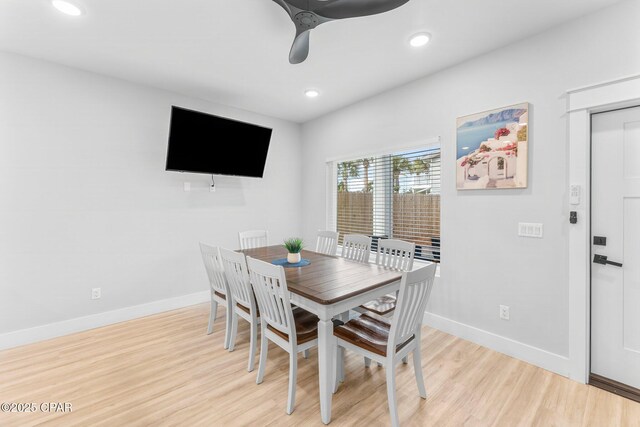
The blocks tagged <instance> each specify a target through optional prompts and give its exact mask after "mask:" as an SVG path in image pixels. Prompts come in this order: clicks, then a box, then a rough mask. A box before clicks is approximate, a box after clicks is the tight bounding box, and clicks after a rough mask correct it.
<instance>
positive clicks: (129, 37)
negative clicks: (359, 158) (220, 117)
mask: <svg viewBox="0 0 640 427" xmlns="http://www.w3.org/2000/svg"><path fill="white" fill-rule="evenodd" d="M617 1H618V0H509V1H505V0H410V1H409V3H407V4H405V5H404V6H401V7H400V8H398V9H396V10H393V11H391V12H388V13H385V14H381V15H375V16H369V17H364V18H355V19H348V20H342V21H334V22H329V23H327V24H323V25H321V26H320V27H318V28H316V29H315V30H313V31H312V33H311V49H310V54H309V58H308V59H307V60H306V61H305V62H304V63H302V64H299V65H291V64H289V62H288V54H289V48H290V45H291V42H292V40H293V35H294V33H295V31H294V26H293V24H292V22H291V21H290V19H289V16H288V15H287V14H286V13H285V11H284V10H283V9H282V8H281V7H280V6H278V5H277V4H275V3H274V2H273V1H271V0H83V1H82V2H81V3H80V4H83V5H84V8H85V9H86V11H87V13H86V15H84V16H82V17H79V18H73V17H69V16H66V15H62V14H60V13H59V12H57V11H56V10H55V9H54V8H53V7H51V4H50V2H49V0H10V1H7V0H5V1H2V2H0V50H4V51H8V52H15V53H19V54H23V55H28V56H32V57H36V58H42V59H46V60H50V61H53V62H58V63H61V64H65V65H68V66H72V67H77V68H80V69H85V70H89V71H94V72H98V73H102V74H107V75H112V76H116V77H120V78H123V79H126V80H130V81H134V82H141V83H144V84H149V85H152V86H157V87H160V88H165V89H169V90H172V91H175V92H179V93H183V94H186V95H190V96H195V97H198V98H203V99H208V100H211V101H214V102H218V103H222V104H226V105H231V106H234V107H239V108H243V109H246V110H251V111H255V112H259V113H263V114H266V115H270V116H274V117H280V118H284V119H288V120H292V121H296V122H304V121H307V120H310V119H313V118H315V117H318V116H320V115H322V114H325V113H327V112H330V111H333V110H336V109H338V108H340V107H343V106H345V105H348V104H351V103H354V102H356V101H358V100H360V99H363V98H366V97H369V96H371V95H374V94H376V93H379V92H382V91H384V90H386V89H389V88H392V87H395V86H398V85H401V84H403V83H406V82H409V81H411V80H414V79H416V78H418V77H421V76H424V75H427V74H430V73H433V72H435V71H437V70H441V69H443V68H446V67H448V66H451V65H453V64H455V63H459V62H461V61H464V60H466V59H468V58H471V57H474V56H477V55H479V54H482V53H484V52H488V51H491V50H494V49H496V48H499V47H501V46H505V45H507V44H510V43H513V42H515V41H517V40H520V39H522V38H524V37H527V36H529V35H532V34H535V33H539V32H542V31H544V30H545V29H547V28H549V27H552V26H554V25H557V24H559V23H561V22H563V21H567V20H570V19H572V18H575V17H577V16H580V15H583V14H586V13H589V12H592V11H594V10H596V9H599V8H602V7H605V6H608V5H610V4H613V3H616V2H617ZM420 30H426V31H428V32H430V33H432V35H433V39H432V42H431V43H430V44H429V45H428V46H427V47H426V48H422V49H415V48H411V47H409V45H408V43H407V40H408V38H409V36H410V35H411V34H413V33H415V32H418V31H420ZM308 87H314V88H318V89H319V90H320V91H321V96H320V97H318V98H316V99H313V100H310V99H307V98H306V97H304V95H303V92H304V90H305V89H306V88H308Z"/></svg>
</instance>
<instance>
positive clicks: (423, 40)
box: [409, 33, 431, 47]
mask: <svg viewBox="0 0 640 427" xmlns="http://www.w3.org/2000/svg"><path fill="white" fill-rule="evenodd" d="M429 40H431V34H429V33H418V34H414V35H412V36H411V38H410V39H409V44H410V45H411V46H413V47H422V46H424V45H426V44H427V43H429Z"/></svg>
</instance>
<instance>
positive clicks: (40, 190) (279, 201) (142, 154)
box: [0, 54, 301, 344]
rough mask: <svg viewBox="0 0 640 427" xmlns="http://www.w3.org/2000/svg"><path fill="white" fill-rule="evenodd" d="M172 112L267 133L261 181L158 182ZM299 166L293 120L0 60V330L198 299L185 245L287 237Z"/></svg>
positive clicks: (193, 262) (202, 282)
mask: <svg viewBox="0 0 640 427" xmlns="http://www.w3.org/2000/svg"><path fill="white" fill-rule="evenodd" d="M172 104H176V105H181V106H185V107H189V108H193V109H198V110H202V111H206V112H210V113H214V114H219V115H223V116H227V117H232V118H236V119H239V120H244V121H250V122H254V123H257V124H260V125H264V126H269V127H273V129H274V132H273V137H272V143H271V147H270V150H269V156H268V160H267V165H266V171H265V177H264V179H251V178H231V177H227V178H223V177H220V178H216V186H217V192H216V193H209V191H208V190H207V187H208V184H209V182H210V177H208V176H204V175H192V174H180V173H175V172H165V170H164V167H165V155H166V146H167V132H168V125H169V115H170V106H171V105H172ZM300 156H301V141H300V126H299V125H297V124H293V123H289V122H286V121H282V120H277V119H272V118H269V117H265V116H261V115H257V114H253V113H249V112H246V111H241V110H237V109H233V108H228V107H224V106H220V105H215V104H212V103H207V102H204V101H201V100H197V99H191V98H186V97H183V96H180V95H176V94H173V93H169V92H165V91H162V90H158V89H152V88H148V87H143V86H140V85H134V84H130V83H128V82H124V81H121V80H116V79H112V78H108V77H104V76H100V75H96V74H92V73H86V72H82V71H78V70H74V69H70V68H65V67H61V66H58V65H53V64H51V63H46V62H41V61H36V60H33V59H28V58H25V57H21V56H16V55H12V54H0V334H2V333H5V332H9V331H16V330H22V329H24V328H30V327H35V326H39V325H45V324H49V323H52V322H59V321H62V320H66V319H73V318H77V317H80V316H88V315H93V314H95V313H100V312H104V311H108V310H114V309H119V308H123V307H129V306H133V305H137V304H143V303H148V302H150V301H155V300H160V299H166V298H172V297H177V296H181V295H187V294H192V293H195V292H198V291H204V290H206V289H208V288H207V283H206V279H205V274H204V269H203V267H202V265H201V264H202V263H201V260H200V255H199V249H198V242H199V241H205V242H209V243H212V244H219V245H223V246H227V247H231V248H235V247H237V232H238V231H239V230H242V229H252V228H266V229H268V230H269V231H270V233H271V238H272V241H274V242H275V241H280V240H281V239H282V238H284V237H286V236H289V235H297V234H299V233H300V231H301V222H300V216H301V215H300V214H301V208H300V192H301V186H300V183H299V174H300V172H301V170H300V168H299V166H298V165H299V160H300ZM283 170H286V171H287V173H286V175H285V174H283V173H282V172H281V171H283ZM184 181H191V182H192V185H193V187H194V190H193V191H192V192H190V193H186V192H184V191H183V182H184ZM195 187H198V188H199V191H196V188H195ZM283 207H286V208H283ZM93 287H101V288H102V299H100V300H96V301H91V300H90V293H91V288H93ZM5 344H6V343H5Z"/></svg>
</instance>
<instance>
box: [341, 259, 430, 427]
mask: <svg viewBox="0 0 640 427" xmlns="http://www.w3.org/2000/svg"><path fill="white" fill-rule="evenodd" d="M435 274H436V264H430V265H428V266H426V267H422V268H420V269H418V270H415V271H409V272H405V273H403V274H402V279H401V281H400V290H399V291H398V300H397V304H396V309H395V311H394V314H393V317H392V318H391V320H389V319H387V318H385V317H382V316H377V315H375V314H364V315H362V316H360V317H358V318H356V319H353V320H350V321H348V322H347V323H345V324H344V325H342V326H337V327H335V328H334V332H333V334H334V336H335V337H336V341H337V345H338V349H339V351H338V355H337V364H336V378H335V385H334V390H335V389H337V387H338V385H339V382H340V381H344V377H343V375H344V367H343V366H344V350H343V349H347V350H350V351H354V352H356V353H360V354H361V355H362V356H364V357H365V358H368V359H373V360H375V361H377V362H378V363H380V364H382V365H384V367H385V370H386V377H387V399H388V401H389V414H390V416H391V425H392V426H393V427H398V426H399V425H400V421H399V419H398V407H397V401H396V365H397V364H398V363H400V361H401V360H402V359H404V358H406V357H407V356H408V355H409V353H412V358H413V369H414V372H415V376H416V382H417V383H418V391H419V393H420V397H422V398H423V399H426V398H427V392H426V390H425V387H424V378H423V376H422V363H421V354H420V346H421V341H420V338H421V330H422V328H421V326H422V318H423V316H424V312H425V309H426V306H427V302H428V300H429V295H430V294H431V289H432V288H433V281H434V277H435ZM341 376H342V377H341Z"/></svg>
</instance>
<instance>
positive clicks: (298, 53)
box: [289, 30, 310, 64]
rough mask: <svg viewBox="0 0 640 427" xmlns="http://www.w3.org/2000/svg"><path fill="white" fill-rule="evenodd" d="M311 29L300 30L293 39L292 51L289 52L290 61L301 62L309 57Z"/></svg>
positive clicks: (292, 62) (293, 62)
mask: <svg viewBox="0 0 640 427" xmlns="http://www.w3.org/2000/svg"><path fill="white" fill-rule="evenodd" d="M309 34H310V31H309V30H304V31H299V32H297V33H296V38H295V39H294V40H293V45H292V46H291V51H290V52H289V62H290V63H291V64H299V63H301V62H303V61H304V60H305V59H307V55H309Z"/></svg>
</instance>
